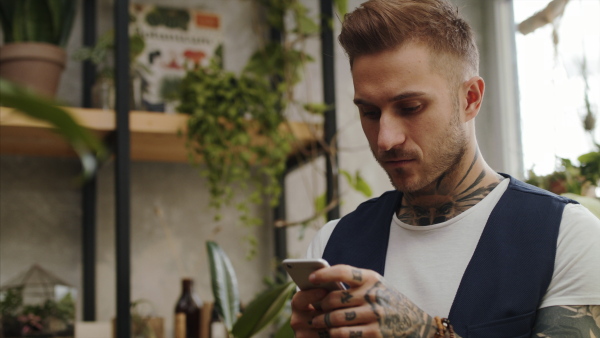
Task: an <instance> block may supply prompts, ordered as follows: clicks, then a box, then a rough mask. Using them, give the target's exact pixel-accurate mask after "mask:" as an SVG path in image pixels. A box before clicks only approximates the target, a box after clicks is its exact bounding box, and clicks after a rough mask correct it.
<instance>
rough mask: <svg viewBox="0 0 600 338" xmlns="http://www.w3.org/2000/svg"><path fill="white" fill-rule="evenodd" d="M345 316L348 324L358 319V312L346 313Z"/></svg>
mask: <svg viewBox="0 0 600 338" xmlns="http://www.w3.org/2000/svg"><path fill="white" fill-rule="evenodd" d="M345 315H346V321H347V322H349V321H352V320H355V319H356V312H354V311H352V312H346V313H345Z"/></svg>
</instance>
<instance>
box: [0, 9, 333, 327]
mask: <svg viewBox="0 0 600 338" xmlns="http://www.w3.org/2000/svg"><path fill="white" fill-rule="evenodd" d="M319 2H320V10H321V14H324V15H323V19H322V22H321V42H322V46H321V47H322V54H323V81H324V101H325V102H324V103H325V104H327V105H328V106H330V107H332V108H330V109H329V110H328V111H327V112H325V123H324V126H315V125H307V124H303V123H289V124H287V125H285V126H282V128H284V130H283V131H284V132H287V133H292V134H293V135H295V137H296V140H297V142H296V144H295V145H294V147H293V149H292V152H291V153H290V155H289V160H288V163H287V170H288V171H291V170H293V169H294V168H296V167H297V166H298V165H299V163H301V161H300V160H299V159H300V158H303V157H306V156H307V154H308V156H319V155H321V154H322V152H321V150H322V149H320V147H319V145H318V144H317V143H318V140H320V139H324V140H326V141H327V143H328V144H331V143H332V140H333V139H334V135H335V132H336V121H335V108H333V107H334V106H335V95H334V94H335V81H334V74H333V72H334V65H333V55H334V51H333V41H334V39H333V32H332V27H331V25H330V23H329V20H328V19H327V17H332V14H331V13H332V12H331V11H332V8H333V3H332V0H320V1H319ZM128 6H129V0H123V1H115V2H114V30H115V32H125V31H127V30H128V19H129V16H128ZM96 7H97V3H96V0H86V1H83V22H84V25H83V41H84V45H85V46H92V45H93V44H94V43H95V41H96V36H97V31H96V21H97V20H96ZM271 38H272V39H273V40H275V41H279V40H281V35H280V34H279V33H278V32H275V31H272V37H271ZM128 52H129V41H128V37H127V35H126V34H115V84H116V92H117V93H118V97H117V100H116V108H115V111H107V110H100V109H90V108H66V109H67V110H68V111H69V112H70V113H71V114H72V115H73V116H74V118H75V119H76V120H77V121H78V122H79V123H80V124H82V125H83V126H85V127H87V128H88V129H89V130H91V131H92V132H93V133H95V134H96V135H98V136H99V137H100V138H103V139H108V140H110V144H111V145H112V146H113V147H114V150H115V153H114V163H115V202H116V205H115V214H116V215H115V216H116V217H115V247H116V277H117V278H116V279H117V280H116V298H117V304H116V305H117V306H116V308H117V309H116V310H117V311H116V317H117V318H116V329H115V336H116V337H118V338H125V337H129V336H130V332H131V330H130V324H131V318H130V298H131V293H130V289H131V285H130V237H131V236H130V203H129V200H130V191H129V189H130V188H129V185H130V177H129V175H130V173H129V171H130V170H129V164H130V162H131V161H132V160H133V161H155V162H182V163H183V162H187V149H186V146H185V136H184V135H185V128H186V124H187V123H186V122H187V119H188V116H187V115H182V114H163V113H153V112H142V111H129V106H128V100H127V98H128V97H129V92H128V90H129V86H128V81H129V79H128V74H129V68H128V64H129V53H128ZM94 79H95V67H94V66H93V65H92V64H91V63H90V62H84V64H83V76H82V87H83V106H85V107H89V106H90V105H91V87H92V84H93V83H94ZM255 139H256V142H260V139H259V138H258V137H257V138H255ZM309 148H310V149H312V151H310V152H308V153H307V152H305V151H304V150H306V149H309ZM314 150H316V151H314ZM0 154H3V155H4V154H13V155H30V156H46V157H69V156H75V153H74V152H73V150H72V148H71V147H70V146H69V145H68V144H67V143H66V142H65V141H64V140H63V139H62V138H61V137H60V136H58V135H57V134H56V133H54V132H53V130H52V129H51V127H50V126H48V125H47V124H45V123H42V122H39V121H37V120H33V119H30V118H28V117H25V116H24V115H22V114H19V113H17V112H15V111H14V110H12V109H10V108H6V107H0ZM330 160H331V159H330V158H329V157H327V159H326V161H327V167H328V168H327V175H326V179H327V191H328V193H327V199H328V201H329V200H330V198H331V195H332V192H333V191H334V190H335V189H336V186H337V184H336V182H334V180H335V179H336V178H335V175H334V174H333V171H332V168H331V163H330ZM96 183H97V182H96V177H93V178H92V179H90V180H89V181H87V182H86V183H85V184H84V186H83V187H82V216H83V217H82V266H83V271H82V272H83V273H82V275H83V292H82V303H83V318H82V319H83V320H85V321H93V320H95V317H96V315H95V307H96V303H95V292H96V287H95V279H96V277H95V276H96V274H95V263H96V262H95V245H96V244H95V241H96V240H95V236H96V220H95V218H96V211H95V208H96ZM282 185H283V186H284V188H285V184H284V180H283V178H282ZM284 195H285V194H282V196H281V201H282V203H281V204H280V205H279V206H278V207H277V208H275V210H274V217H275V219H285V200H284ZM336 215H339V209H335V210H333V211H332V212H330V213H328V216H329V217H333V218H337V216H336ZM274 241H275V254H276V256H277V258H280V259H281V258H285V255H286V252H287V249H286V230H285V228H278V229H275V233H274Z"/></svg>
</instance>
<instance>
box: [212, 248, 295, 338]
mask: <svg viewBox="0 0 600 338" xmlns="http://www.w3.org/2000/svg"><path fill="white" fill-rule="evenodd" d="M206 250H207V251H208V257H209V260H210V274H211V282H212V291H213V296H214V299H215V306H216V309H217V313H218V314H219V316H220V317H221V319H222V320H223V322H224V323H225V327H226V328H227V332H228V335H229V337H233V338H250V337H252V336H254V335H256V334H257V333H259V332H260V331H262V330H263V329H265V328H266V327H267V325H269V324H271V323H272V322H273V321H274V320H275V319H276V318H277V317H278V315H279V314H280V312H281V311H282V310H283V309H284V308H285V307H286V304H287V303H288V302H289V300H290V298H291V296H292V295H293V293H294V292H295V290H296V285H295V284H294V283H293V282H287V283H283V284H276V285H274V286H273V287H271V288H270V289H268V290H266V291H264V292H263V293H261V294H259V295H258V296H257V297H256V298H254V300H252V301H251V302H250V304H248V306H247V307H245V309H244V313H243V314H240V313H239V309H240V297H239V291H238V285H237V278H236V275H235V270H234V269H233V266H232V265H231V261H230V260H229V258H228V257H227V254H225V252H224V251H223V249H221V247H220V246H219V245H218V244H217V243H215V242H212V241H207V242H206ZM275 337H276V338H284V337H293V332H292V331H291V327H290V326H289V323H286V324H284V325H282V326H280V328H279V330H278V332H277V334H276V335H275Z"/></svg>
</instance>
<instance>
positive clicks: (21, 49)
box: [0, 42, 67, 97]
mask: <svg viewBox="0 0 600 338" xmlns="http://www.w3.org/2000/svg"><path fill="white" fill-rule="evenodd" d="M66 61H67V53H66V52H65V51H64V50H63V49H62V48H60V47H58V46H56V45H52V44H49V43H38V42H18V43H8V44H5V45H3V46H2V47H0V77H3V78H5V79H8V80H10V81H13V82H16V83H20V84H22V85H24V86H26V87H29V88H31V89H33V90H34V91H36V92H37V93H39V94H41V95H44V96H48V97H54V95H55V94H56V89H57V88H58V84H59V82H60V76H61V74H62V72H63V70H64V68H65V64H66Z"/></svg>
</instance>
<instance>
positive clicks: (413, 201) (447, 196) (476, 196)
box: [397, 152, 504, 225]
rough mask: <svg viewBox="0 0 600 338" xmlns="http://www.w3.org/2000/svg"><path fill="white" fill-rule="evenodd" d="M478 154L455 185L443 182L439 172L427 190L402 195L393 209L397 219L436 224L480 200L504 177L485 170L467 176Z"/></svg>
mask: <svg viewBox="0 0 600 338" xmlns="http://www.w3.org/2000/svg"><path fill="white" fill-rule="evenodd" d="M478 156H479V153H478V152H477V153H476V154H475V158H474V159H473V162H472V163H471V166H470V167H469V169H468V170H467V172H466V173H465V175H464V176H463V177H462V179H461V180H460V181H459V182H458V184H456V185H455V186H453V187H448V184H444V183H445V182H443V181H444V179H445V178H446V176H445V175H442V176H441V177H440V178H439V179H438V181H437V183H436V185H435V187H434V188H433V189H432V191H431V192H430V193H426V194H419V195H411V194H404V197H403V198H402V204H401V206H400V209H399V210H398V212H397V215H398V219H399V220H400V221H402V222H404V223H406V224H410V225H432V224H438V223H442V222H445V221H447V220H449V219H451V218H453V217H456V216H458V215H460V214H461V213H463V212H464V211H466V210H468V209H469V208H471V207H473V206H474V205H475V204H477V203H478V202H479V201H481V200H482V199H484V198H485V197H486V196H487V195H488V194H489V193H490V192H491V191H492V190H494V188H495V187H496V186H497V185H498V183H500V181H502V180H503V179H504V178H503V177H502V176H500V175H498V174H496V173H490V172H489V171H486V170H485V169H482V170H481V172H480V173H479V175H477V176H476V177H475V178H473V177H474V176H472V177H470V178H468V176H469V173H470V172H471V170H472V169H473V166H474V164H475V162H476V161H477V158H478ZM465 187H466V188H465Z"/></svg>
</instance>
